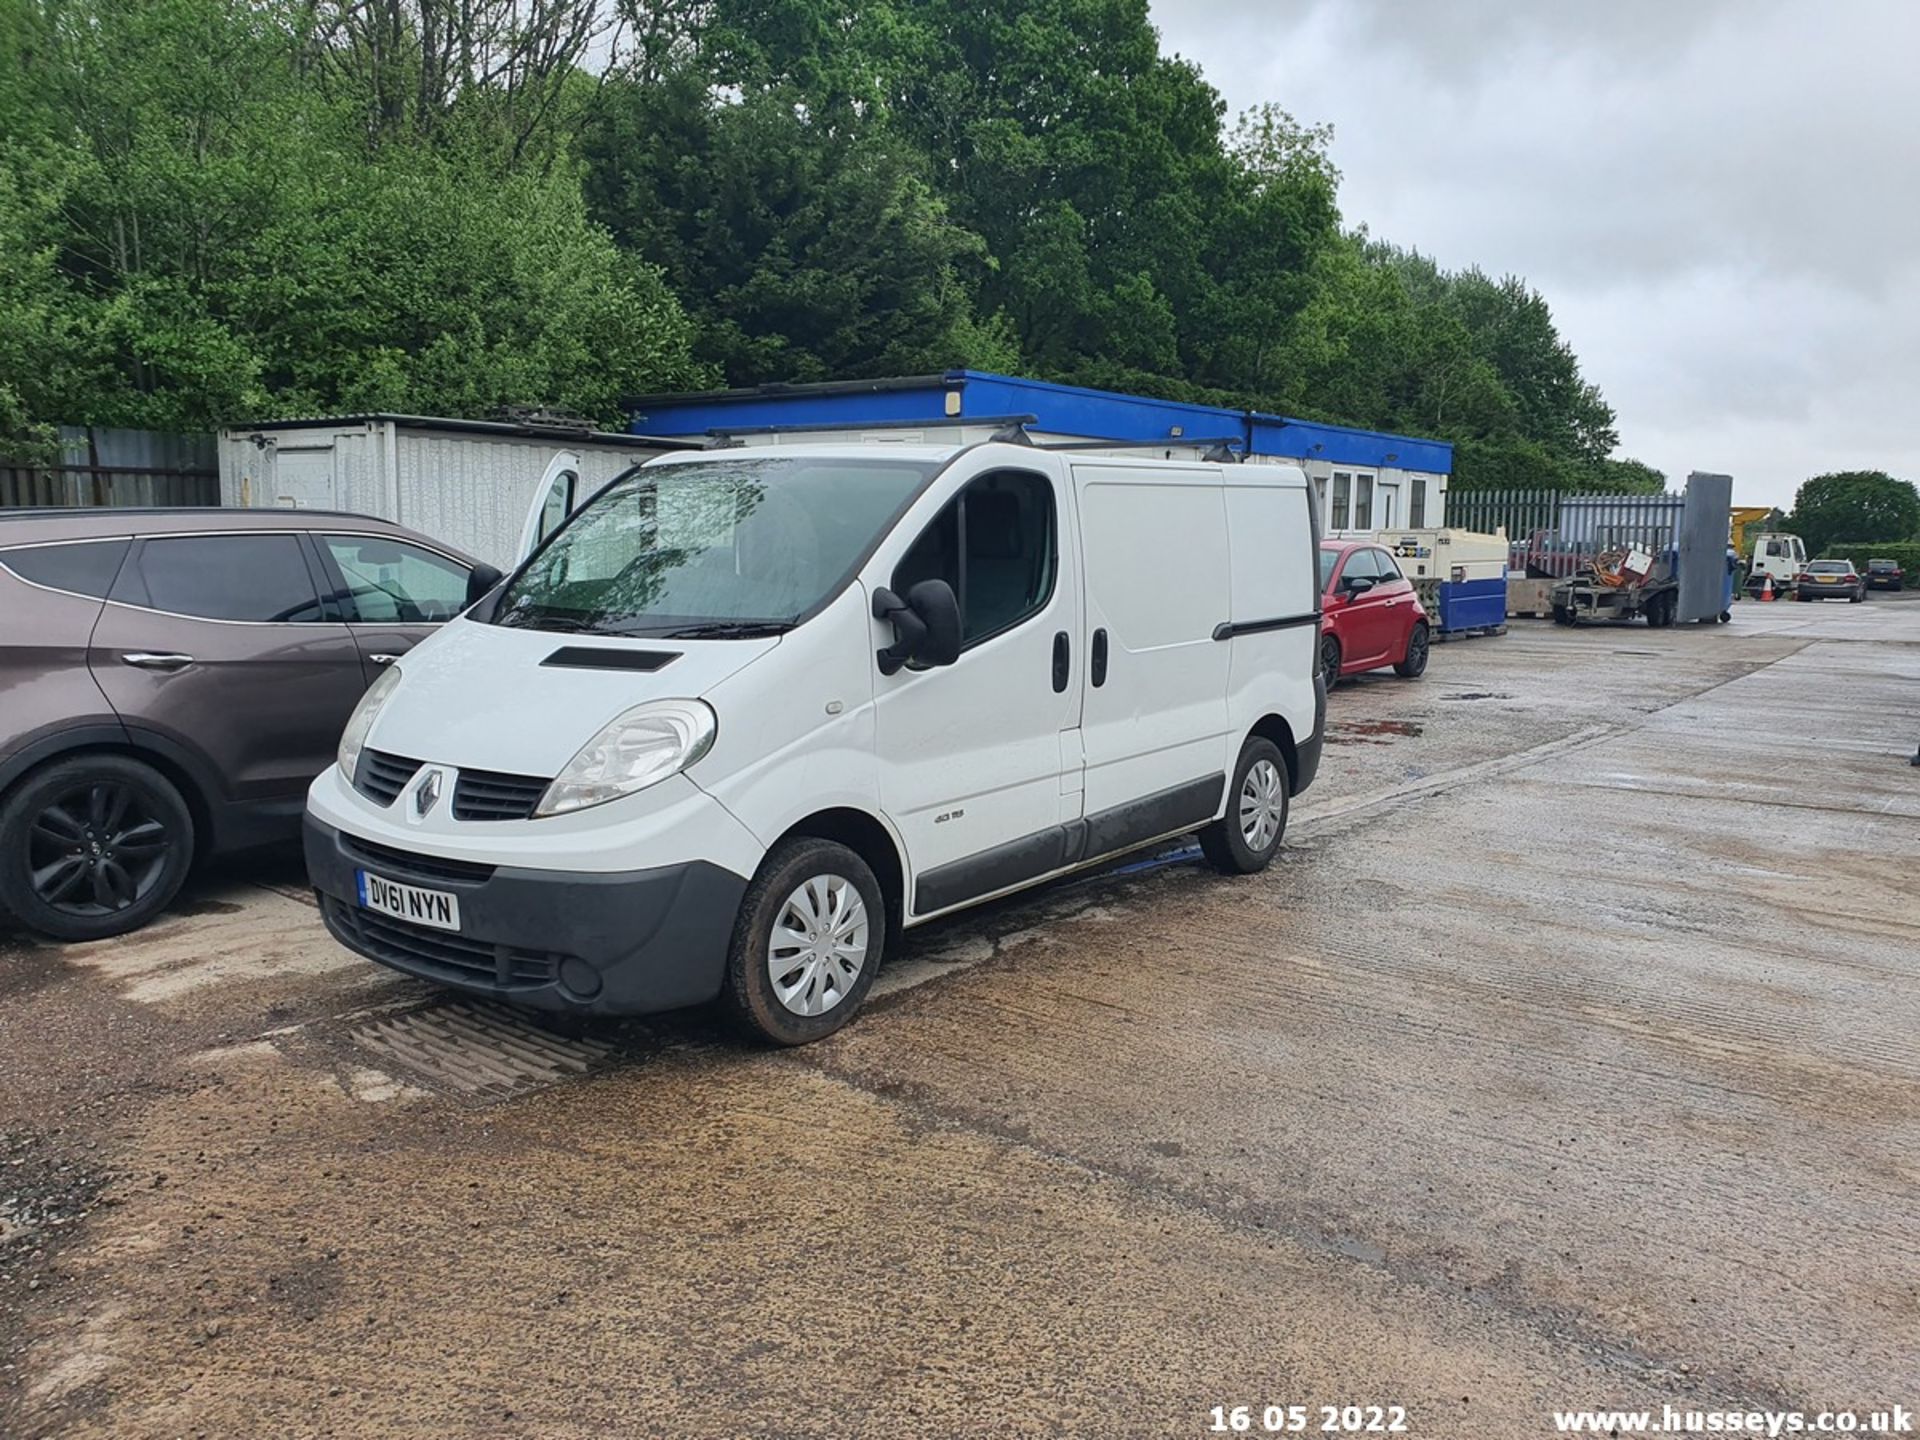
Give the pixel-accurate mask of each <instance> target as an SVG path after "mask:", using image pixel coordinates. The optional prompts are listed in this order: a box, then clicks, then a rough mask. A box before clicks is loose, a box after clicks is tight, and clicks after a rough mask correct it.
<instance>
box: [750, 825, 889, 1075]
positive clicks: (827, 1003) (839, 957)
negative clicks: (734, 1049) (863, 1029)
mask: <svg viewBox="0 0 1920 1440" xmlns="http://www.w3.org/2000/svg"><path fill="white" fill-rule="evenodd" d="M886 941H887V909H886V900H885V897H884V896H883V895H882V894H881V893H880V882H879V881H878V880H876V879H875V878H874V875H873V871H872V870H871V869H870V868H869V867H868V865H867V862H866V861H864V860H862V859H861V858H860V857H859V856H858V855H856V854H854V853H853V851H851V850H849V849H848V848H847V847H846V846H844V845H841V844H838V843H836V842H835V841H832V840H817V839H812V838H809V837H801V838H798V839H794V840H787V841H783V842H782V843H781V844H779V845H776V846H775V847H774V848H773V851H772V852H771V853H770V854H769V855H768V856H767V858H766V860H765V861H763V862H762V863H761V866H760V873H759V874H757V875H756V876H754V879H753V883H752V884H751V885H749V886H748V887H747V893H746V895H745V896H744V897H742V899H741V901H740V917H739V919H738V920H736V921H735V922H734V927H733V941H732V944H731V945H730V946H729V947H728V951H727V981H726V986H725V988H724V990H723V992H722V994H723V996H724V998H725V1001H726V1005H727V1008H728V1010H730V1011H731V1012H732V1016H733V1019H734V1022H735V1023H736V1024H737V1025H739V1026H740V1027H741V1028H742V1029H743V1030H745V1031H746V1032H747V1033H748V1034H750V1035H753V1036H756V1037H758V1038H759V1039H762V1040H767V1041H771V1042H772V1043H773V1044H775V1045H805V1044H807V1043H809V1042H810V1041H814V1040H821V1039H824V1038H825V1037H826V1036H828V1035H831V1034H832V1033H833V1032H834V1031H836V1030H838V1029H839V1028H840V1027H841V1026H842V1025H844V1024H846V1023H847V1021H849V1020H851V1019H852V1018H853V1015H854V1012H855V1011H856V1010H858V1009H859V1008H860V1002H861V1001H863V1000H865V999H866V998H867V991H868V990H870V989H871V988H872V987H873V977H874V972H875V971H877V970H878V969H879V968H880V957H881V956H882V955H883V954H885V953H886Z"/></svg>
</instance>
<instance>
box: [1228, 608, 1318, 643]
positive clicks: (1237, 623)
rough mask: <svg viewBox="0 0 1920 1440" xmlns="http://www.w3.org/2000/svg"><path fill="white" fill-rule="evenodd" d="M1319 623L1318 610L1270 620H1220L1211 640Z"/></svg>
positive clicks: (1229, 638)
mask: <svg viewBox="0 0 1920 1440" xmlns="http://www.w3.org/2000/svg"><path fill="white" fill-rule="evenodd" d="M1319 623H1320V612H1319V611H1318V610H1309V611H1307V612H1306V613H1305V614H1304V615H1281V616H1278V617H1276V618H1275V619H1272V620H1222V621H1221V622H1220V623H1219V624H1218V625H1216V626H1214V627H1213V638H1214V639H1216V640H1231V639H1232V638H1233V637H1234V636H1236V635H1258V634H1261V633H1262V632H1264V631H1267V630H1292V629H1294V628H1295V627H1296V626H1300V625H1318V624H1319Z"/></svg>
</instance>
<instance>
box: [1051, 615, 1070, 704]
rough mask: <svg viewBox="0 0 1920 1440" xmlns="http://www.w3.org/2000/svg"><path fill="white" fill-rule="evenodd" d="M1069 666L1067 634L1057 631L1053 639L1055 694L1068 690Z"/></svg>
mask: <svg viewBox="0 0 1920 1440" xmlns="http://www.w3.org/2000/svg"><path fill="white" fill-rule="evenodd" d="M1069 673H1070V672H1069V670H1068V666H1067V632H1066V631H1064V630H1061V631H1057V632H1056V633H1055V634H1054V637H1053V693H1054V694H1056V695H1058V694H1060V693H1061V692H1062V691H1064V690H1065V689H1066V688H1067V677H1068V675H1069Z"/></svg>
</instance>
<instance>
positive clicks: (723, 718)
mask: <svg viewBox="0 0 1920 1440" xmlns="http://www.w3.org/2000/svg"><path fill="white" fill-rule="evenodd" d="M1316 575H1317V568H1316V563H1315V540H1314V522H1313V518H1312V514H1311V510H1310V507H1309V501H1308V492H1307V486H1306V479H1305V476H1304V475H1303V474H1302V472H1301V471H1300V470H1299V469H1297V468H1294V467H1291V466H1277V465H1259V466H1256V465H1234V464H1226V465H1220V464H1203V463H1184V462H1174V461H1166V460H1149V459H1136V458H1128V457H1126V456H1124V455H1121V456H1118V457H1117V458H1116V456H1114V455H1112V454H1108V455H1103V456H1094V455H1090V454H1086V453H1081V452H1078V451H1074V452H1069V451H1064V450H1048V449H1045V448H1041V447H1036V446H1033V445H1031V444H1021V443H1010V442H1006V441H998V440H996V441H989V442H984V443H980V444H974V445H968V446H934V445H884V446H881V445H858V444H851V445H849V444H841V445H832V446H827V445H813V446H798V445H782V446H777V447H772V446H770V447H765V448H741V449H731V450H719V451H706V452H702V453H699V454H689V455H666V456H662V457H660V458H659V459H656V460H653V461H651V462H649V463H648V464H646V465H644V466H640V467H637V468H635V469H633V470H630V471H629V472H627V473H626V474H625V475H623V476H620V477H618V478H616V479H615V480H614V481H612V482H611V483H610V484H609V485H608V486H607V487H606V488H605V489H603V490H602V491H600V493H599V494H598V495H596V496H595V497H594V498H593V499H592V500H591V501H589V502H588V503H587V504H585V505H584V506H582V507H581V508H580V510H579V511H578V512H577V513H576V514H575V515H574V516H573V517H572V518H571V519H570V520H569V521H568V522H567V523H566V524H565V525H564V526H563V527H562V528H561V529H560V530H559V531H558V533H556V534H555V535H553V536H551V537H549V538H548V539H547V540H546V541H545V542H544V543H543V544H542V545H541V546H540V547H539V548H538V549H537V550H536V551H535V552H534V553H533V555H532V556H531V557H530V558H529V559H528V560H526V561H525V562H524V563H523V564H522V565H521V566H520V567H519V569H518V570H516V571H515V573H514V574H513V575H512V576H511V577H510V578H508V579H507V580H506V581H505V582H503V583H502V584H501V585H500V586H498V587H497V588H496V589H495V590H494V591H493V592H492V593H491V594H489V595H488V596H487V597H486V598H485V599H483V600H481V601H480V602H479V603H478V604H477V605H475V606H474V607H473V608H472V609H470V610H469V611H468V612H467V613H466V615H465V616H463V617H462V618H461V619H459V620H456V621H454V622H453V623H451V624H449V625H447V626H445V627H444V628H442V629H441V630H440V631H439V632H438V633H437V634H436V635H435V636H434V637H433V638H432V639H430V640H428V641H427V642H425V643H424V644H421V645H419V646H417V647H415V648H414V649H413V650H412V651H410V652H409V653H408V654H406V655H405V656H403V657H401V659H400V661H399V663H397V664H396V665H395V666H394V667H393V668H391V669H389V670H388V671H387V672H386V674H384V675H383V676H382V677H381V678H380V680H379V681H377V682H376V683H375V684H374V686H373V687H372V688H371V689H370V690H369V691H368V693H367V697H366V699H365V701H364V702H363V703H362V704H361V706H360V708H359V710H358V711H357V712H355V714H354V717H353V719H352V721H351V722H350V723H349V725H348V726H347V730H346V733H345V735H344V736H343V737H342V739H341V743H340V757H339V763H338V764H337V765H336V766H334V767H332V768H331V769H329V770H327V771H326V773H325V774H323V775H321V777H320V778H319V779H318V780H317V781H315V782H314V785H313V789H312V791H311V793H310V796H309V800H308V812H307V822H306V852H307V864H308V867H309V870H310V873H311V875H312V879H313V884H314V886H315V888H316V889H317V890H318V891H319V893H320V898H321V907H322V910H323V913H324V915H325V917H326V923H327V926H328V928H329V929H330V930H331V931H332V932H333V934H334V935H335V936H336V937H338V938H339V939H340V941H341V942H342V943H343V944H345V945H347V946H349V947H350V948H352V949H354V950H356V951H358V952H359V953H361V954H363V955H366V956H369V957H370V958H372V959H374V960H378V961H381V962H383V963H385V964H387V965H390V966H393V967H394V968H396V969H400V970H404V971H407V972H409V973H411V974H415V975H421V976H426V977H429V978H432V979H434V980H437V981H440V982H443V983H445V984H448V985H452V986H455V987H457V988H459V989H462V990H466V991H469V992H472V993H476V994H482V995H487V996H492V997H497V998H500V999H503V1000H508V1001H512V1002H515V1003H520V1004H525V1005H530V1006H536V1007H539V1008H543V1009H549V1010H556V1011H572V1012H577V1013H590V1014H635V1013H642V1012H647V1011H654V1010H666V1009H671V1008H675V1007H678V1006H684V1005H692V1004H698V1003H700V1002H703V1001H708V1000H712V999H714V998H715V997H722V998H723V999H724V1000H725V1001H726V1003H727V1004H728V1005H729V1006H730V1007H731V1009H732V1010H733V1011H734V1012H735V1013H736V1014H737V1015H738V1017H739V1018H740V1019H742V1020H743V1021H744V1022H745V1023H746V1024H747V1025H748V1026H749V1027H751V1028H752V1029H753V1030H755V1031H757V1032H759V1033H760V1034H762V1035H764V1036H766V1037H767V1038H768V1039H771V1040H773V1041H777V1042H780V1043H784V1044H798V1043H801V1042H804V1041H808V1040H814V1039H818V1038H819V1037H821V1036H823V1035H826V1034H828V1033H830V1032H831V1031H833V1030H835V1029H837V1028H839V1027H840V1026H841V1025H842V1024H844V1023H845V1022H846V1021H847V1019H848V1018H849V1017H850V1016H851V1015H852V1013H853V1011H854V1010H855V1009H857V1008H858V1006H859V1004H860V1002H861V999H862V998H863V997H864V996H865V994H866V992H867V988H868V986H869V985H870V984H871V983H872V981H873V976H874V972H875V970H876V969H877V967H878V965H879V962H880V960H881V957H882V954H883V952H884V950H885V949H886V947H887V945H888V942H889V941H890V940H892V939H893V938H894V937H895V936H896V935H898V933H899V932H900V931H901V930H902V929H903V928H906V927H911V926H914V925H919V924H922V923H924V922H925V921H928V920H932V919H935V918H937V917H939V916H942V915H945V914H948V913H950V912H952V911H955V910H958V909H960V908H962V907H963V906H967V905H972V904H975V903H977V902H979V901H983V900H988V899H991V898H993V897H995V896H998V895H1004V894H1006V893H1008V892H1009V891H1013V890H1017V889H1020V888H1022V887H1023V886H1027V885H1032V884H1035V883H1037V882H1039V881H1043V880H1046V879H1049V878H1051V877H1053V876H1057V875H1061V874H1064V873H1066V872H1068V871H1071V870H1075V869H1078V868H1080V867H1082V866H1086V865H1090V864H1092V863H1094V862H1096V861H1099V860H1103V859H1105V858H1107V857H1110V856H1113V855H1115V854H1118V853H1120V852H1122V851H1125V850H1129V849H1133V848H1136V847H1139V846H1142V845H1146V844H1149V843H1152V842H1154V841H1158V840H1163V839H1166V838H1168V837H1170V836H1175V835H1179V834H1182V833H1185V832H1188V831H1191V830H1194V829H1199V830H1200V832H1201V842H1202V844H1203V846H1204V847H1205V850H1206V854H1207V855H1208V857H1209V858H1210V859H1211V860H1212V861H1213V863H1214V864H1216V865H1217V866H1219V867H1220V868H1222V869H1224V870H1228V871H1237V872H1243V873H1245V872H1252V871H1256V870H1259V869H1261V868H1263V867H1264V866H1265V865H1266V863H1267V861H1268V860H1269V859H1270V858H1271V857H1272V855H1273V853H1274V851H1275V849H1276V848H1277V847H1278V845H1279V843H1280V837H1281V834H1282V832H1283V831H1284V829H1285V827H1286V820H1287V808H1288V799H1289V797H1290V796H1293V795H1297V794H1298V793H1300V791H1301V790H1303V789H1305V788H1306V786H1307V784H1308V783H1309V782H1310V781H1311V780H1312V778H1313V774H1314V771H1315V769H1316V768H1317V766H1318V763H1319V758H1320V748H1321V728H1322V719H1323V714H1324V707H1325V690H1324V688H1323V686H1322V685H1321V684H1320V682H1319V677H1318V675H1317V673H1316V661H1315V656H1316V653H1317V645H1316V641H1317V639H1318V636H1319V615H1318V606H1317V604H1316V593H1315V592H1316V586H1315V583H1314V582H1315V578H1316Z"/></svg>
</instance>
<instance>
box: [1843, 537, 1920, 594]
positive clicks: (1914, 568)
mask: <svg viewBox="0 0 1920 1440" xmlns="http://www.w3.org/2000/svg"><path fill="white" fill-rule="evenodd" d="M1820 558H1821V559H1822V560H1851V561H1852V562H1853V568H1854V569H1856V570H1865V569H1866V568H1867V561H1869V560H1891V561H1893V562H1894V563H1895V564H1896V565H1898V566H1899V567H1900V568H1901V569H1902V570H1904V571H1906V572H1907V574H1909V575H1911V576H1913V577H1914V583H1915V584H1916V585H1920V540H1898V541H1891V542H1889V541H1884V540H1883V541H1881V542H1880V543H1879V544H1878V545H1872V544H1868V545H1857V544H1852V543H1850V542H1847V541H1835V542H1834V543H1833V544H1831V545H1829V546H1827V548H1826V549H1824V550H1822V551H1821V552H1820Z"/></svg>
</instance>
